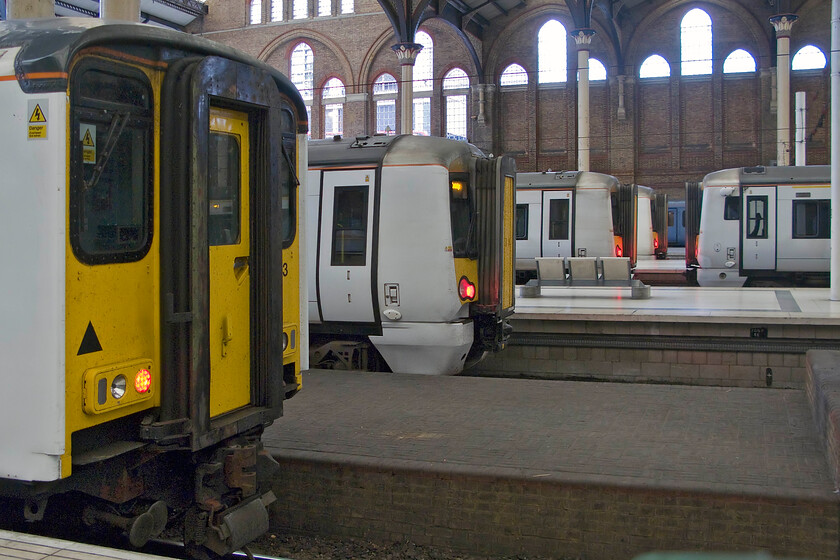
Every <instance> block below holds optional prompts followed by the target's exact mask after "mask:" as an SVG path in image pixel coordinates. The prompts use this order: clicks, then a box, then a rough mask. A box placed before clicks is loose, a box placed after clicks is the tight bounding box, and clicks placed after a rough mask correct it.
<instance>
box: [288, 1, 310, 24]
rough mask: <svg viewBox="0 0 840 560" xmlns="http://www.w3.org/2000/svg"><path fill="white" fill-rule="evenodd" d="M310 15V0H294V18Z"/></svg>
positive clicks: (303, 17)
mask: <svg viewBox="0 0 840 560" xmlns="http://www.w3.org/2000/svg"><path fill="white" fill-rule="evenodd" d="M308 17H309V2H308V0H292V19H305V18H308Z"/></svg>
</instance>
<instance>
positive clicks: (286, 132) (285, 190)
mask: <svg viewBox="0 0 840 560" xmlns="http://www.w3.org/2000/svg"><path fill="white" fill-rule="evenodd" d="M282 115H283V157H282V158H280V162H279V163H280V204H281V208H280V214H281V216H280V220H281V227H282V232H283V248H284V249H285V248H287V247H289V246H290V245H291V244H292V241H293V240H294V238H295V220H296V215H297V213H296V212H295V210H296V208H297V198H296V197H297V185H298V180H297V172H296V170H295V162H296V161H297V153H296V152H295V119H294V117H293V116H292V113H291V112H290V111H286V110H284V111H283V112H282Z"/></svg>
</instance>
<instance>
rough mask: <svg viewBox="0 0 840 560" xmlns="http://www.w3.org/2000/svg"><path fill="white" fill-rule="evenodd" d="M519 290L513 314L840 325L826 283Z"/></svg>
mask: <svg viewBox="0 0 840 560" xmlns="http://www.w3.org/2000/svg"><path fill="white" fill-rule="evenodd" d="M520 291H521V287H517V289H516V296H517V297H516V312H515V315H514V317H515V318H520V319H522V318H525V319H528V318H531V319H552V318H556V319H561V320H572V319H591V318H599V317H600V318H608V319H609V320H615V321H634V320H639V319H640V318H641V319H644V320H652V319H659V320H664V321H695V320H701V321H702V320H711V321H714V322H720V321H721V320H722V319H723V320H726V321H733V322H753V321H755V320H756V319H761V320H763V321H777V322H784V323H805V324H811V323H815V322H818V323H819V324H824V325H835V324H840V301H831V300H830V299H829V293H830V291H829V289H828V288H699V287H689V286H651V288H650V299H631V298H630V288H611V287H598V288H581V287H570V288H565V287H564V288H542V294H541V295H540V296H538V297H534V298H530V297H529V298H525V297H521V296H520V295H519V294H520Z"/></svg>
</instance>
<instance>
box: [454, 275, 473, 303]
mask: <svg viewBox="0 0 840 560" xmlns="http://www.w3.org/2000/svg"><path fill="white" fill-rule="evenodd" d="M458 295H459V296H461V299H463V300H469V301H472V300H474V299H475V284H473V283H472V282H470V281H469V279H467V277H466V276H461V280H460V281H459V282H458Z"/></svg>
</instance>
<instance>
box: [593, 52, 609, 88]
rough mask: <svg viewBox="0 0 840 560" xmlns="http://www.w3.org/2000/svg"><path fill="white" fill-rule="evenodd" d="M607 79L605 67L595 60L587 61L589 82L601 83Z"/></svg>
mask: <svg viewBox="0 0 840 560" xmlns="http://www.w3.org/2000/svg"><path fill="white" fill-rule="evenodd" d="M606 79H607V67H606V66H604V63H603V62H601V61H600V60H598V59H597V58H590V59H589V81H590V82H602V81H604V80H606Z"/></svg>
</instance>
